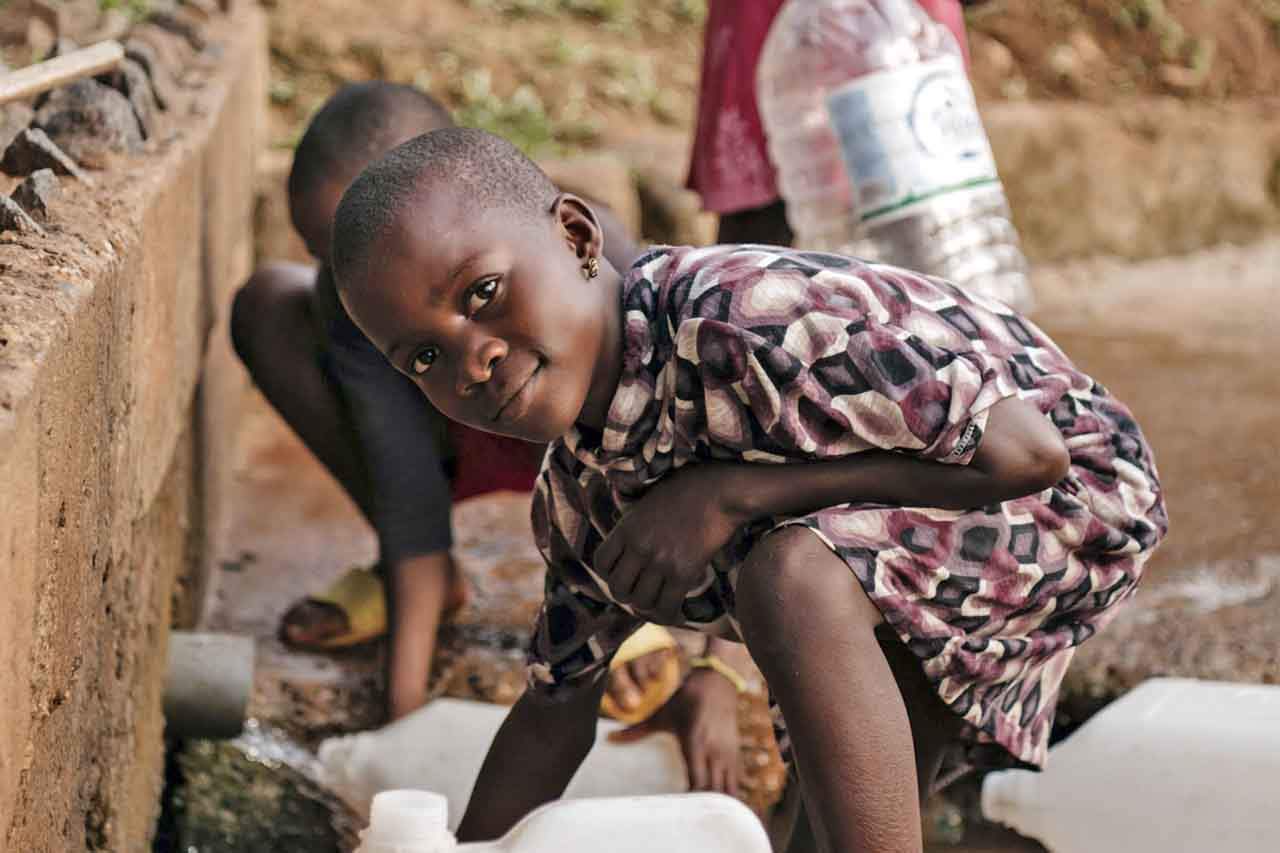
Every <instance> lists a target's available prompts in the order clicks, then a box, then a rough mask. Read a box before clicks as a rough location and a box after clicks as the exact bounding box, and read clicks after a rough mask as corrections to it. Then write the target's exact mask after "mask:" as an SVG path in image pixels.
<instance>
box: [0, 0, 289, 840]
mask: <svg viewBox="0 0 1280 853" xmlns="http://www.w3.org/2000/svg"><path fill="white" fill-rule="evenodd" d="M207 35H208V36H209V38H210V40H211V41H212V42H214V43H216V44H217V45H219V48H218V51H217V52H214V53H210V52H208V51H206V54H207V57H206V58H211V60H212V61H209V62H207V63H206V65H205V67H204V68H203V69H202V72H201V74H199V75H198V77H197V78H192V79H190V80H189V81H188V82H189V85H184V88H183V93H182V97H181V99H180V100H178V101H176V102H175V103H174V104H172V105H171V106H170V110H169V116H168V117H167V120H166V124H165V125H163V126H162V131H163V132H162V133H161V134H158V135H157V137H156V138H155V139H154V140H153V141H152V143H151V144H150V145H149V147H148V150H147V151H146V153H144V154H140V155H135V156H129V157H122V158H120V159H119V160H118V161H117V162H114V163H113V164H111V167H110V168H108V169H106V170H105V171H103V172H99V173H95V175H94V181H95V183H94V185H93V186H86V185H84V184H79V183H75V182H71V181H64V194H63V197H62V198H61V199H60V200H59V202H58V204H57V207H56V209H55V211H54V217H53V220H52V224H51V225H50V226H49V227H48V229H47V230H48V233H47V234H46V235H45V236H39V237H30V236H22V237H15V236H13V235H11V234H5V235H3V236H0V584H2V585H3V593H2V594H0V650H2V652H0V849H4V850H13V851H45V850H47V851H67V850H82V849H83V850H110V851H143V850H148V849H150V847H149V839H150V836H151V833H152V831H153V826H154V821H155V817H156V812H157V810H158V807H159V791H160V786H161V782H162V767H163V757H164V749H163V739H162V734H163V725H164V721H163V718H162V714H161V704H160V699H161V689H162V681H163V676H164V668H165V650H166V646H167V639H168V634H169V630H170V627H171V625H172V624H175V623H176V624H178V625H188V624H193V623H194V621H195V619H196V618H197V615H198V614H197V609H198V602H199V601H200V600H201V590H202V587H203V580H204V578H205V577H206V576H207V571H208V564H209V556H210V555H211V554H212V553H213V550H214V548H215V547H216V542H217V537H218V535H219V531H220V529H221V524H222V520H221V519H222V516H221V512H220V502H221V495H222V494H223V492H224V488H223V483H222V481H221V477H222V476H224V472H229V471H230V467H231V466H229V465H219V464H216V460H218V459H219V457H220V456H221V455H222V454H223V453H224V452H225V451H226V446H227V442H228V441H229V439H230V434H231V429H230V419H233V418H234V416H235V415H234V413H235V411H236V409H237V406H238V405H239V402H240V393H241V390H242V385H241V383H243V381H244V380H243V374H242V373H241V372H239V371H238V370H231V369H227V368H229V367H231V358H232V356H231V354H230V350H229V345H228V344H227V335H226V328H225V325H226V314H227V308H228V305H229V299H230V295H231V293H232V291H233V289H234V287H235V286H236V285H237V284H238V283H239V282H240V281H242V280H243V279H244V277H245V276H246V275H247V274H248V272H249V271H250V265H251V263H252V254H253V251H252V234H251V221H252V209H253V163H254V157H255V155H256V152H257V150H258V148H259V141H260V124H261V123H262V118H263V116H262V110H263V104H264V103H265V98H264V94H265V92H264V89H265V81H266V50H265V33H264V26H263V20H262V17H261V14H260V12H259V11H258V10H257V9H256V7H254V6H251V5H250V4H237V8H236V11H235V12H234V14H233V15H232V17H231V18H230V19H215V20H214V21H212V22H211V23H210V24H209V30H208V33H207Z"/></svg>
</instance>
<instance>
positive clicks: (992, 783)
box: [982, 678, 1280, 853]
mask: <svg viewBox="0 0 1280 853" xmlns="http://www.w3.org/2000/svg"><path fill="white" fill-rule="evenodd" d="M982 812H983V814H984V815H985V816H986V817H987V818H988V819H989V820H993V821H998V822H999V823H1003V824H1006V825H1008V826H1011V827H1013V828H1014V829H1016V830H1017V831H1018V832H1020V833H1022V834H1023V835H1027V836H1030V837H1032V838H1035V839H1037V840H1039V841H1040V842H1041V843H1043V844H1044V845H1045V846H1046V847H1048V848H1049V849H1050V850H1051V851H1053V853H1174V851H1182V850H1187V851H1197V853H1201V851H1213V853H1274V852H1275V851H1276V850H1280V834H1278V833H1277V830H1276V816H1277V814H1278V813H1280V687H1276V686H1266V685H1253V684H1228V683H1224V682H1213V681H1194V680H1190V679H1174V678H1158V679H1153V680H1151V681H1147V682H1144V683H1143V684H1141V685H1140V686H1138V687H1137V688H1135V689H1134V690H1133V691H1132V692H1130V693H1129V694H1127V695H1126V696H1124V697H1123V698H1121V699H1119V700H1117V701H1116V702H1115V703H1113V704H1111V705H1109V706H1108V707H1107V708H1106V709H1104V710H1103V711H1101V712H1100V713H1099V714H1098V715H1097V716H1095V717H1093V718H1092V719H1091V720H1089V721H1088V722H1087V723H1086V724H1085V725H1084V726H1083V727H1081V729H1080V730H1079V731H1077V732H1075V733H1074V734H1072V735H1071V737H1069V738H1067V739H1066V740H1065V741H1063V742H1062V743H1060V744H1058V745H1057V746H1055V747H1054V748H1053V749H1052V750H1051V751H1050V753H1049V761H1048V764H1047V765H1046V768H1045V771H1044V772H1043V773H1033V772H1029V771H1026V770H1008V771H1004V772H1001V773H993V774H991V775H990V776H988V777H987V778H986V779H985V780H984V782H983V786H982Z"/></svg>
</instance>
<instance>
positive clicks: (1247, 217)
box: [983, 98, 1280, 262]
mask: <svg viewBox="0 0 1280 853" xmlns="http://www.w3.org/2000/svg"><path fill="white" fill-rule="evenodd" d="M983 121H984V122H985V124H986V128H987V134H988V136H990V138H991V144H992V148H993V149H994V151H995V155H996V162H997V165H998V166H999V169H1000V177H1001V179H1002V180H1003V182H1004V185H1005V190H1006V192H1007V193H1008V196H1009V203H1010V205H1011V206H1012V208H1013V213H1014V220H1015V222H1016V224H1017V226H1018V230H1019V232H1020V234H1021V236H1022V241H1023V245H1024V249H1025V251H1026V253H1027V256H1028V257H1029V258H1030V259H1031V260H1032V261H1037V262H1043V261H1059V260H1064V259H1068V258H1078V257H1088V256H1103V255H1106V256H1112V257H1118V258H1127V259H1130V260H1141V259H1148V258H1158V257H1164V256H1166V255H1176V254H1183V253H1186V252H1192V251H1195V250H1198V249H1203V248H1206V247H1209V246H1214V245H1217V244H1219V243H1247V242H1252V241H1254V240H1258V239H1260V238H1262V237H1263V236H1264V235H1266V234H1267V232H1268V231H1274V230H1275V229H1277V228H1278V227H1280V100H1277V99H1269V100H1255V101H1248V102H1239V103H1229V104H1221V105H1192V104H1187V103H1184V102H1182V101H1178V100H1176V99H1172V98H1167V99H1156V100H1146V101H1133V102H1128V103H1120V104H1117V105H1114V106H1109V107H1097V106H1094V105H1088V104H1064V103H1061V102H1052V103H1033V102H1028V103H999V104H990V105H986V106H984V108H983Z"/></svg>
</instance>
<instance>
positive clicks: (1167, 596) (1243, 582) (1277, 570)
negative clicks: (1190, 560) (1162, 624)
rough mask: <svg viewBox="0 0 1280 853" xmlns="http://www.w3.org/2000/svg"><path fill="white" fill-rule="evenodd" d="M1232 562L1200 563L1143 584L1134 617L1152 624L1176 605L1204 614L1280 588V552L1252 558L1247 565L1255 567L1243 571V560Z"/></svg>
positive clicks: (1143, 622)
mask: <svg viewBox="0 0 1280 853" xmlns="http://www.w3.org/2000/svg"><path fill="white" fill-rule="evenodd" d="M1230 565H1231V568H1226V567H1224V566H1222V565H1217V566H1215V565H1205V566H1200V567H1198V568H1195V569H1192V570H1189V571H1187V572H1185V573H1181V574H1179V575H1176V576H1174V577H1169V576H1166V577H1164V578H1162V579H1161V582H1160V583H1159V584H1155V585H1152V587H1151V588H1150V589H1144V588H1142V587H1139V588H1138V592H1137V595H1136V596H1135V598H1134V608H1135V613H1134V615H1133V618H1134V619H1135V620H1136V621H1137V622H1139V623H1141V624H1148V623H1150V622H1154V621H1155V620H1157V619H1159V618H1160V616H1161V615H1162V612H1164V611H1168V610H1170V609H1174V608H1176V609H1178V610H1180V611H1183V612H1189V613H1193V614H1197V615H1203V614H1206V613H1212V612H1214V611H1217V610H1223V609H1225V608H1228V607H1238V606H1240V605H1242V604H1249V603H1252V602H1255V601H1260V600H1262V599H1265V598H1267V597H1268V596H1270V595H1271V594H1272V593H1273V592H1275V591H1276V589H1277V588H1280V554H1266V555H1263V556H1260V557H1257V558H1254V559H1253V560H1250V561H1248V563H1246V564H1244V565H1246V566H1248V568H1249V569H1251V571H1246V572H1242V571H1240V566H1241V564H1240V563H1232V564H1230Z"/></svg>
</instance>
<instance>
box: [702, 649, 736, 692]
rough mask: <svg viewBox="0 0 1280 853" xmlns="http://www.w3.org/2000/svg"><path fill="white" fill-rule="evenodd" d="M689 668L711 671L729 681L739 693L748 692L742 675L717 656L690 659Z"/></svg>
mask: <svg viewBox="0 0 1280 853" xmlns="http://www.w3.org/2000/svg"><path fill="white" fill-rule="evenodd" d="M689 668H690V669H710V670H713V671H715V672H718V673H720V674H721V675H723V676H724V677H725V678H726V679H728V681H729V683H730V684H732V685H733V689H734V690H737V691H738V692H739V693H746V692H747V680H746V679H745V678H743V677H742V674H741V673H739V672H738V671H737V670H736V669H734V668H733V667H731V666H729V664H727V663H725V662H724V661H722V660H720V658H718V657H716V656H715V655H703V656H702V657H696V658H690V659H689Z"/></svg>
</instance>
